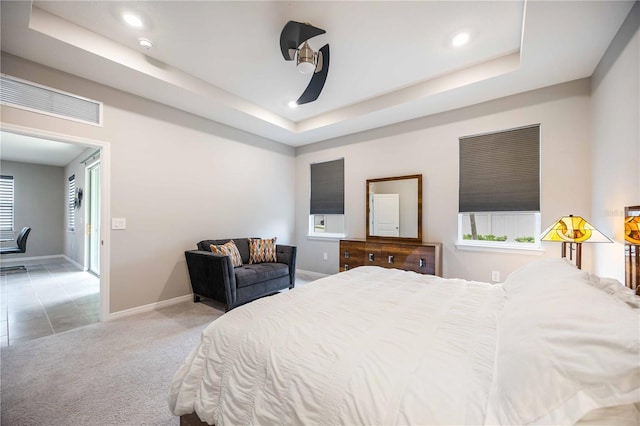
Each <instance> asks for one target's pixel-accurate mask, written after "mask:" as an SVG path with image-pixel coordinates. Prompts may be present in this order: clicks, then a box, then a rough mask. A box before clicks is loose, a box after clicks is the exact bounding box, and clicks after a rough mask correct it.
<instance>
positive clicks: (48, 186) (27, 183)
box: [0, 161, 66, 261]
mask: <svg viewBox="0 0 640 426" xmlns="http://www.w3.org/2000/svg"><path fill="white" fill-rule="evenodd" d="M0 173H2V174H4V175H10V176H13V178H14V203H15V205H14V229H15V236H17V235H18V232H20V230H21V229H22V228H23V227H25V226H29V227H30V228H31V233H30V234H29V237H28V238H27V251H26V253H24V254H11V255H6V256H3V260H7V261H9V260H13V259H17V258H20V257H36V256H61V255H62V254H63V233H64V230H65V222H64V208H65V200H66V186H65V185H64V180H65V178H64V168H63V167H57V166H43V165H41V164H30V163H20V162H16V161H1V162H0ZM15 244H16V242H15V241H9V242H6V243H3V246H7V245H9V246H14V245H15Z"/></svg>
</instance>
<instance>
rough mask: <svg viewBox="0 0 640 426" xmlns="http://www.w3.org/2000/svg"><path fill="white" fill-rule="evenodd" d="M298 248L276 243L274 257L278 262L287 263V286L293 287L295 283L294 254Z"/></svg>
mask: <svg viewBox="0 0 640 426" xmlns="http://www.w3.org/2000/svg"><path fill="white" fill-rule="evenodd" d="M297 252H298V248H297V247H296V246H286V245H282V244H276V258H277V259H278V263H285V264H287V265H289V288H293V287H294V285H295V283H296V254H297Z"/></svg>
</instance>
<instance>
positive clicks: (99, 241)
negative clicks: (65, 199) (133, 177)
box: [0, 121, 111, 321]
mask: <svg viewBox="0 0 640 426" xmlns="http://www.w3.org/2000/svg"><path fill="white" fill-rule="evenodd" d="M0 131H1V132H7V133H12V134H17V135H23V136H27V137H31V138H36V139H40V140H48V141H52V142H61V143H63V144H69V145H76V146H82V147H85V148H86V147H94V148H96V149H97V150H98V152H99V155H100V157H99V169H97V171H96V173H98V174H97V176H96V177H97V178H99V179H96V186H97V190H95V189H94V191H93V194H94V195H95V196H96V197H97V199H98V201H97V202H96V203H95V206H94V207H95V209H94V215H97V217H98V218H99V219H103V218H105V217H108V216H109V209H110V207H109V206H110V197H109V195H110V189H109V188H110V174H109V170H110V158H111V155H110V153H111V150H110V145H109V143H108V142H104V141H101V140H96V139H88V138H83V137H77V136H72V135H69V134H62V133H56V132H51V131H46V130H42V129H35V128H31V127H24V126H20V125H15V124H9V123H4V122H1V121H0ZM4 142H5V141H4V139H3V145H4ZM3 154H4V149H3ZM85 164H88V163H85ZM85 183H86V180H85ZM86 188H89V187H88V186H86ZM89 198H90V197H89V195H88V194H87V197H86V199H85V204H86V205H89V204H91V203H90V202H89ZM94 217H95V216H94ZM98 223H99V220H98ZM85 231H86V230H85ZM94 237H95V238H94V244H95V245H96V246H97V247H98V250H94V251H93V253H94V256H95V258H94V265H97V266H98V272H99V278H98V280H99V287H100V291H99V294H100V296H99V299H100V300H99V305H100V309H99V319H100V321H106V320H107V319H108V318H109V300H110V297H109V296H110V291H109V290H110V264H109V256H108V253H109V247H110V240H111V235H110V233H109V232H108V230H107V232H105V229H102V228H101V227H98V228H97V229H95V232H94ZM86 246H87V245H86V244H85V250H84V253H85V256H86V254H87V249H86ZM85 259H86V258H85Z"/></svg>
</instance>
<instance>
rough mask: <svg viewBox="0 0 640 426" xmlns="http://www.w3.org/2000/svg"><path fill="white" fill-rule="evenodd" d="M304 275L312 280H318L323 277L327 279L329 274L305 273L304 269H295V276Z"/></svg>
mask: <svg viewBox="0 0 640 426" xmlns="http://www.w3.org/2000/svg"><path fill="white" fill-rule="evenodd" d="M298 273H300V274H304V275H309V276H311V277H313V278H314V279H317V280H318V279H320V278H324V277H328V276H329V275H331V274H323V273H322V272H313V271H305V270H304V269H296V274H298Z"/></svg>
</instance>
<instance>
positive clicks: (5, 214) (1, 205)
mask: <svg viewBox="0 0 640 426" xmlns="http://www.w3.org/2000/svg"><path fill="white" fill-rule="evenodd" d="M14 209H15V206H14V186H13V176H5V175H2V176H0V233H10V234H11V236H13V216H14Z"/></svg>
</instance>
